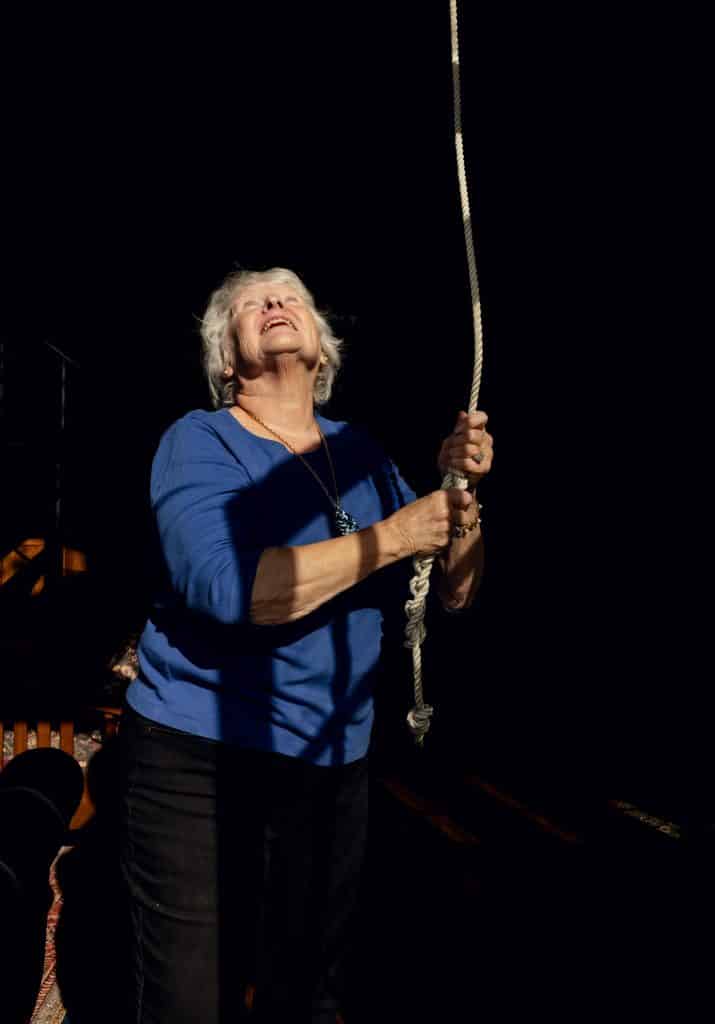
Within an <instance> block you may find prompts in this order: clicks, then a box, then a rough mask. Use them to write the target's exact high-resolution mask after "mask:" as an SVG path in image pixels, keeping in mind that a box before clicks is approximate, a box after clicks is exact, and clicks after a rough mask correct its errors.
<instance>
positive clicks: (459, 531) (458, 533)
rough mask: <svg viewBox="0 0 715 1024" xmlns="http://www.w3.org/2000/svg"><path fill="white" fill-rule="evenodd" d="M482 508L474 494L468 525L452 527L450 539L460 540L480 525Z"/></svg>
mask: <svg viewBox="0 0 715 1024" xmlns="http://www.w3.org/2000/svg"><path fill="white" fill-rule="evenodd" d="M483 508H484V506H483V505H482V504H481V503H480V502H479V501H477V497H476V494H475V495H474V514H473V516H472V518H471V519H470V521H469V522H468V523H462V524H460V525H459V526H454V527H452V538H453V539H456V540H461V539H462V538H464V537H466V536H467V535H468V534H470V533H471V532H472V530H476V529H478V528H480V527H481V525H482V509H483Z"/></svg>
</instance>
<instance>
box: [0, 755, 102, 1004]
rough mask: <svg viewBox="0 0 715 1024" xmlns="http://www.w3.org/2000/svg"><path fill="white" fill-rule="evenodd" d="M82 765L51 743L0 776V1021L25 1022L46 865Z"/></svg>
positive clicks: (38, 956) (40, 950)
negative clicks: (0, 987) (0, 916)
mask: <svg viewBox="0 0 715 1024" xmlns="http://www.w3.org/2000/svg"><path fill="white" fill-rule="evenodd" d="M83 787H84V778H83V775H82V769H81V768H80V767H79V765H78V764H77V762H76V761H75V760H74V758H72V757H71V756H70V755H69V754H66V753H64V751H62V750H55V749H53V748H48V749H43V750H28V751H26V752H25V753H23V754H19V755H18V756H17V757H15V758H13V760H12V761H10V763H9V764H8V766H7V767H6V768H5V770H4V771H3V772H2V774H1V775H0V822H2V831H1V832H0V906H2V908H3V929H2V935H1V937H0V942H1V943H2V950H1V951H0V963H2V965H3V1024H26V1022H27V1021H28V1020H29V1019H30V1015H31V1014H32V1009H33V1007H34V1005H35V1000H36V998H37V993H38V991H39V988H40V983H41V981H42V965H43V962H44V956H45V931H46V927H47V911H48V910H49V908H50V906H51V904H52V890H51V889H50V884H49V873H50V865H51V864H52V861H53V860H54V859H55V857H56V856H57V853H58V851H59V849H60V846H61V845H62V843H63V841H64V839H65V835H66V832H67V829H68V826H69V823H70V820H71V818H72V815H73V814H74V812H75V811H76V809H77V807H78V805H79V802H80V800H81V797H82V790H83Z"/></svg>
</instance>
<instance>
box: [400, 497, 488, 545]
mask: <svg viewBox="0 0 715 1024" xmlns="http://www.w3.org/2000/svg"><path fill="white" fill-rule="evenodd" d="M473 502H474V496H473V495H472V494H470V493H469V491H463V490H460V489H459V488H458V487H452V488H450V489H449V490H439V491H433V492H432V493H431V494H427V495H425V497H424V498H417V500H416V501H412V502H410V504H409V505H405V506H404V507H403V508H401V509H398V511H397V512H395V513H393V514H392V515H391V516H389V517H388V518H387V519H386V520H385V523H386V524H388V525H389V526H390V527H391V528H392V529H393V530H394V531H395V532H396V533H397V534H398V535H399V537H400V539H401V546H402V549H403V551H404V556H403V557H408V556H414V555H422V556H426V555H436V554H438V553H439V552H440V551H442V550H444V548H446V547H447V545H448V544H449V542H450V538H451V534H452V527H453V526H458V525H460V524H462V523H466V522H468V521H469V519H470V518H471V517H472V516H473V514H474V513H473V510H472V511H470V506H471V505H472V504H473Z"/></svg>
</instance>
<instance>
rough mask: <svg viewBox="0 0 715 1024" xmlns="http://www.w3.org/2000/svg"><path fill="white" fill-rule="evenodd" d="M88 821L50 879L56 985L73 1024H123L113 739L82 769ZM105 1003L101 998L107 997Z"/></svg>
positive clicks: (124, 952) (125, 913)
mask: <svg viewBox="0 0 715 1024" xmlns="http://www.w3.org/2000/svg"><path fill="white" fill-rule="evenodd" d="M87 788H88V791H89V796H90V799H91V801H92V804H93V805H94V808H95V813H94V816H93V817H92V818H91V819H90V820H89V821H88V822H87V823H86V824H85V825H83V826H82V828H80V829H77V830H75V831H74V832H73V834H72V836H71V839H72V848H71V849H69V850H67V851H65V852H64V853H63V854H62V856H61V857H60V858H59V859H58V861H57V864H56V867H55V874H56V877H57V883H58V885H59V887H60V891H61V893H62V909H61V911H60V916H59V921H58V924H57V929H56V931H55V951H56V955H57V968H56V970H57V985H58V987H59V990H60V994H61V996H62V1003H63V1005H64V1007H65V1009H66V1010H67V1013H68V1016H69V1018H70V1020H71V1021H72V1024H95V1022H96V1021H97V1019H98V1017H97V1014H98V1012H99V1010H98V1008H101V1019H102V1024H123V1022H124V1021H126V1020H127V1019H128V1017H127V1013H126V1009H125V1007H124V1006H123V1004H122V998H123V996H124V995H125V993H126V992H127V990H128V984H129V977H130V962H129V950H130V931H129V907H128V903H127V899H126V896H125V889H124V883H123V880H122V877H121V873H120V866H119V836H118V811H119V761H118V749H117V739H116V738H111V739H108V740H105V742H104V744H103V745H102V746H101V747H100V749H99V750H97V751H96V752H95V753H94V754H93V755H92V757H91V758H90V761H89V764H88V765H87ZM108 992H109V993H112V998H111V999H108V998H107V993H108Z"/></svg>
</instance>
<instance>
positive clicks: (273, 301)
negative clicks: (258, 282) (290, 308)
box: [263, 295, 283, 310]
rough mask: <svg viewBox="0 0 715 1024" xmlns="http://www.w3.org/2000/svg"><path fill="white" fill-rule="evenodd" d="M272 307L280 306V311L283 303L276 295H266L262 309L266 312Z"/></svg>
mask: <svg viewBox="0 0 715 1024" xmlns="http://www.w3.org/2000/svg"><path fill="white" fill-rule="evenodd" d="M274 306H280V307H281V309H283V303H282V302H281V300H280V299H279V298H278V296H277V295H267V296H266V299H265V302H264V303H263V308H264V309H266V310H268V309H273V308H274Z"/></svg>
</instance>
